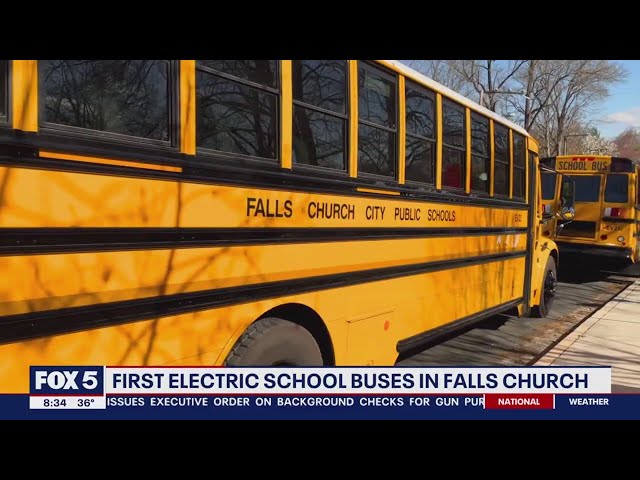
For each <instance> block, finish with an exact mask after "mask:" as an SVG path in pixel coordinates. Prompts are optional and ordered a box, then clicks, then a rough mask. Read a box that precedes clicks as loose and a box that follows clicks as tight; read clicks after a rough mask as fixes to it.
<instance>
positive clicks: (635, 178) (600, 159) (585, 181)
mask: <svg viewBox="0 0 640 480" xmlns="http://www.w3.org/2000/svg"><path fill="white" fill-rule="evenodd" d="M541 163H542V164H543V165H546V166H548V167H551V168H554V169H555V170H556V171H557V172H561V173H565V174H567V175H570V176H571V178H572V179H573V181H574V183H575V199H574V200H575V218H574V220H573V221H572V222H569V223H566V224H564V225H563V226H562V228H559V229H558V230H557V231H558V237H557V238H556V242H557V244H558V246H559V248H560V250H561V251H562V252H563V253H570V254H582V255H591V256H597V257H601V258H603V259H605V258H606V259H608V260H609V261H613V262H614V263H618V264H620V265H623V264H625V263H626V264H629V263H635V262H637V261H638V260H639V259H640V245H639V244H638V236H639V235H640V175H638V172H639V169H638V163H636V162H634V161H633V160H631V159H628V158H618V157H611V156H597V155H564V156H558V157H549V158H544V159H542V160H541ZM542 176H543V178H542V195H543V203H544V208H545V212H547V213H548V214H551V216H553V213H554V212H555V211H557V210H558V209H559V208H560V206H561V203H562V196H561V195H560V193H559V192H560V186H559V180H558V178H557V174H555V173H547V172H543V174H542Z"/></svg>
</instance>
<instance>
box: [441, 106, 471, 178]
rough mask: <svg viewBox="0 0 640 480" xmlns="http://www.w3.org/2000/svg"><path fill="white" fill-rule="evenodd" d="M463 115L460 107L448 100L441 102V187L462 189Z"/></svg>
mask: <svg viewBox="0 0 640 480" xmlns="http://www.w3.org/2000/svg"><path fill="white" fill-rule="evenodd" d="M464 117H465V113H464V108H462V106H460V105H457V104H455V103H453V102H451V101H449V100H444V101H443V102H442V186H443V187H445V188H446V187H448V188H458V189H462V188H464V184H465V164H466V159H465V153H466V151H465V137H466V135H465V132H466V130H465V121H464V120H465V118H464Z"/></svg>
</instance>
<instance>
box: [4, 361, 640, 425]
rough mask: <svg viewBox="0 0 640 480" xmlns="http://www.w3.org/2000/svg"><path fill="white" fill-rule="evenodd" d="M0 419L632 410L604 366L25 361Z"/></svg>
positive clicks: (637, 398) (507, 415) (607, 413)
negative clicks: (26, 367) (614, 390)
mask: <svg viewBox="0 0 640 480" xmlns="http://www.w3.org/2000/svg"><path fill="white" fill-rule="evenodd" d="M28 374H29V376H30V377H29V385H30V388H29V392H28V394H27V393H25V394H18V395H16V394H13V395H6V394H5V395H3V394H0V418H5V419H6V418H26V419H211V420H232V419H242V420H247V419H273V420H282V419H514V418H523V419H547V418H548V419H565V418H570V419H579V418H584V419H605V418H612V419H613V418H621V419H622V418H625V419H628V418H640V408H638V407H639V406H640V395H611V368H610V367H504V368H503V367H473V368H472V367H464V368H463V367H416V368H407V367H388V368H377V367H337V368H298V367H291V368H289V367H263V368H238V367H232V368H209V367H109V366H82V367H73V366H32V367H30V372H28Z"/></svg>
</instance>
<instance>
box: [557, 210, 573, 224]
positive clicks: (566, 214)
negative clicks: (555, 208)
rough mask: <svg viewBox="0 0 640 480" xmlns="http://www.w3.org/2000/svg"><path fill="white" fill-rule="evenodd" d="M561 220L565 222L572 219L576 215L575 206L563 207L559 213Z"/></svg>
mask: <svg viewBox="0 0 640 480" xmlns="http://www.w3.org/2000/svg"><path fill="white" fill-rule="evenodd" d="M558 216H559V217H560V220H562V221H564V222H570V221H572V220H573V219H574V218H575V216H576V209H575V208H573V207H562V209H561V210H560V212H559V213H558Z"/></svg>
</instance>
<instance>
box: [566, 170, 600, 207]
mask: <svg viewBox="0 0 640 480" xmlns="http://www.w3.org/2000/svg"><path fill="white" fill-rule="evenodd" d="M572 178H573V180H574V182H575V185H576V199H575V201H576V202H597V201H599V200H600V175H589V176H587V175H573V176H572Z"/></svg>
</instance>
